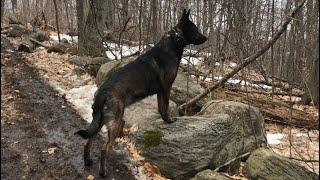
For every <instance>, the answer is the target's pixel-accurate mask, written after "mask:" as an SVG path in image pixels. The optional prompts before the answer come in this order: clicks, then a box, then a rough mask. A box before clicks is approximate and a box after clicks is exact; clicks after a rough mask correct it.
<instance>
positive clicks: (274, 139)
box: [267, 133, 284, 145]
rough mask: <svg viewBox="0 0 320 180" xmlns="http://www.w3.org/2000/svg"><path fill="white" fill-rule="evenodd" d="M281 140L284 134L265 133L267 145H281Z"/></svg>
mask: <svg viewBox="0 0 320 180" xmlns="http://www.w3.org/2000/svg"><path fill="white" fill-rule="evenodd" d="M282 138H284V134H282V133H276V134H272V133H267V141H268V144H272V145H276V144H281V143H282V141H281V139H282Z"/></svg>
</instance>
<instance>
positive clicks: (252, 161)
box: [244, 148, 319, 180]
mask: <svg viewBox="0 0 320 180" xmlns="http://www.w3.org/2000/svg"><path fill="white" fill-rule="evenodd" d="M244 172H245V174H246V175H247V176H248V177H249V178H250V179H270V180H271V179H277V180H286V179H290V180H301V179H310V180H311V179H319V175H318V174H316V173H313V172H311V171H309V170H308V169H307V168H305V167H303V166H301V165H300V164H299V163H298V162H296V161H293V160H290V159H288V158H286V157H283V156H280V155H278V154H276V153H274V152H272V151H271V150H269V149H265V148H259V149H257V150H256V151H254V152H253V153H252V154H251V155H250V157H249V158H248V160H247V161H246V163H245V166H244Z"/></svg>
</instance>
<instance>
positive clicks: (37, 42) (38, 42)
mask: <svg viewBox="0 0 320 180" xmlns="http://www.w3.org/2000/svg"><path fill="white" fill-rule="evenodd" d="M30 41H31V42H33V43H35V44H38V45H39V46H43V47H45V48H49V47H50V46H47V45H45V44H44V43H42V42H40V41H37V40H35V39H33V38H30Z"/></svg>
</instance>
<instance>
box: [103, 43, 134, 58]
mask: <svg viewBox="0 0 320 180" xmlns="http://www.w3.org/2000/svg"><path fill="white" fill-rule="evenodd" d="M104 46H105V47H107V46H108V47H109V48H111V49H112V52H111V51H106V56H107V57H108V58H109V59H112V60H115V59H116V57H117V59H120V58H121V49H122V56H129V55H131V54H133V53H135V52H137V51H138V50H139V46H127V45H122V46H120V48H119V46H118V44H116V43H112V42H108V43H106V44H104Z"/></svg>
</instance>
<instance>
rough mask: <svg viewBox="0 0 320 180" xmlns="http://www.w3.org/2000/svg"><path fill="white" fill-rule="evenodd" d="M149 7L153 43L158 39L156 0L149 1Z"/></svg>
mask: <svg viewBox="0 0 320 180" xmlns="http://www.w3.org/2000/svg"><path fill="white" fill-rule="evenodd" d="M151 2H152V3H151V9H152V40H153V43H156V42H157V41H158V33H159V32H158V1H157V0H152V1H151Z"/></svg>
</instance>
